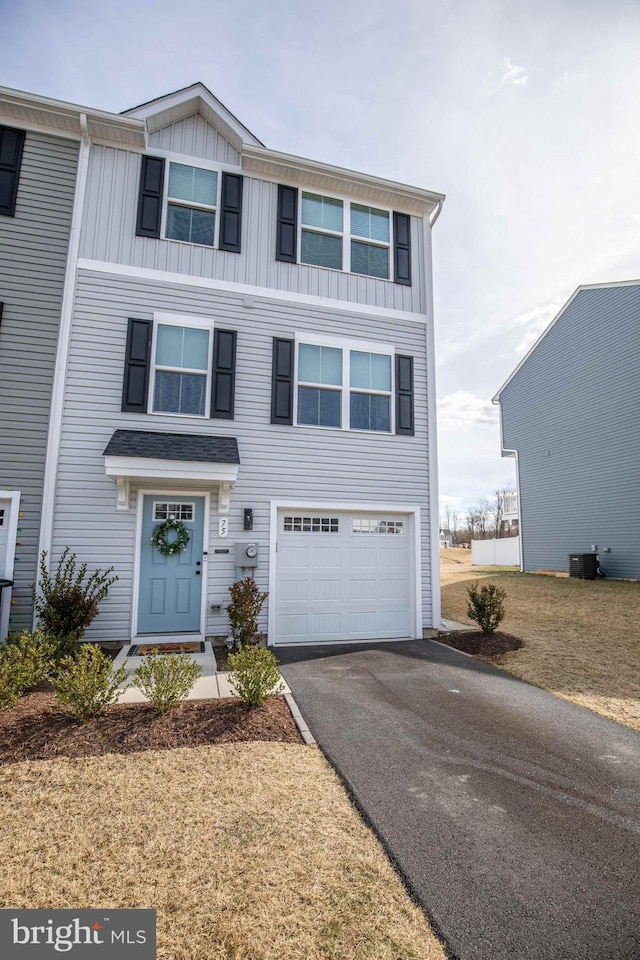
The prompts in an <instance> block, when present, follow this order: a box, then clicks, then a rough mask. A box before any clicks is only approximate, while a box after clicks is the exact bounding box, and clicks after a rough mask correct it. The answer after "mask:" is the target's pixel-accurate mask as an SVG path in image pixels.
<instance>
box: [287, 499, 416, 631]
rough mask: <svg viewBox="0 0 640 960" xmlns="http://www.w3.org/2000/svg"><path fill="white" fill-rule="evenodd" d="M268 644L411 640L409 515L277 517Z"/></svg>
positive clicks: (293, 512) (295, 514) (300, 514)
mask: <svg viewBox="0 0 640 960" xmlns="http://www.w3.org/2000/svg"><path fill="white" fill-rule="evenodd" d="M277 542H278V548H277V553H276V565H277V574H276V601H275V602H276V637H275V642H276V643H331V642H334V641H337V640H383V639H392V638H399V637H411V636H413V632H414V631H413V593H414V586H413V584H414V577H415V575H414V563H413V523H412V517H411V515H409V514H382V513H341V512H339V511H335V512H331V511H323V512H322V513H320V512H309V511H299V510H298V511H296V510H282V511H280V512H279V513H278V535H277Z"/></svg>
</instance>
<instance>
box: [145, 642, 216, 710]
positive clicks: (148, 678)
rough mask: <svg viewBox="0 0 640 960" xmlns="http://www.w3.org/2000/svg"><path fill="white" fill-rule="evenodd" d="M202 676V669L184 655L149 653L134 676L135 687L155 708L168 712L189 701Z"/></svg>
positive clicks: (153, 651)
mask: <svg viewBox="0 0 640 960" xmlns="http://www.w3.org/2000/svg"><path fill="white" fill-rule="evenodd" d="M199 676H200V667H199V666H198V664H197V663H194V661H193V660H191V659H190V658H189V657H188V656H186V655H185V654H183V653H170V654H159V653H158V651H157V650H152V652H151V653H149V654H147V656H146V657H145V658H144V660H143V661H142V663H141V664H140V666H139V667H138V669H137V670H136V672H135V674H134V676H133V685H134V687H137V688H138V690H140V691H141V692H142V693H143V694H144V695H145V697H146V698H147V700H149V702H150V703H151V705H152V706H154V707H155V708H156V710H159V711H160V713H166V712H167V711H168V710H171V709H172V708H173V707H175V706H176V705H177V704H178V703H180V701H181V700H186V699H187V697H188V696H189V693H190V692H191V688H192V687H193V685H194V683H195V682H196V680H197V679H198V677H199Z"/></svg>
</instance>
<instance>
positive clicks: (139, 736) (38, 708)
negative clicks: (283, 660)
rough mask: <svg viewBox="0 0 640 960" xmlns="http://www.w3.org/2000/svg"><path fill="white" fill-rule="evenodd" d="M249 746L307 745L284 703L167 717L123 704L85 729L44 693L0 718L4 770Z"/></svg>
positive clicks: (235, 704)
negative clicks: (59, 760) (61, 760)
mask: <svg viewBox="0 0 640 960" xmlns="http://www.w3.org/2000/svg"><path fill="white" fill-rule="evenodd" d="M250 740H276V741H279V742H281V743H301V742H302V740H301V737H300V734H299V732H298V728H297V727H296V725H295V723H294V720H293V717H292V716H291V713H290V712H289V708H288V707H287V704H286V702H285V700H284V698H283V697H274V698H273V699H271V700H267V701H265V703H263V704H262V705H261V706H260V707H254V708H253V709H249V708H248V707H246V706H245V705H244V704H243V703H242V702H241V701H240V700H237V699H223V700H189V701H186V702H184V703H182V704H180V706H178V707H176V708H175V709H174V710H171V711H169V713H165V714H158V713H157V712H156V711H155V710H154V709H153V708H152V707H151V706H149V704H146V703H122V704H116V705H115V706H113V707H108V708H107V710H106V712H105V713H104V714H103V715H102V716H100V717H96V718H95V719H94V720H91V721H88V722H87V723H82V722H81V721H79V720H74V719H73V718H71V717H69V716H67V715H66V714H64V713H63V712H62V711H61V709H60V707H59V705H58V701H57V700H56V699H55V697H54V695H53V694H52V693H50V692H48V691H45V690H41V689H39V690H35V691H33V692H32V693H28V694H26V696H24V697H22V699H20V700H19V701H18V702H17V703H16V704H15V705H14V706H13V707H11V708H10V709H9V710H4V711H2V712H0V765H2V764H6V763H17V762H19V761H22V760H50V759H52V758H54V757H95V756H99V755H101V754H105V753H136V752H138V751H141V750H168V749H171V748H173V747H196V746H203V745H206V744H214V743H239V742H246V741H250Z"/></svg>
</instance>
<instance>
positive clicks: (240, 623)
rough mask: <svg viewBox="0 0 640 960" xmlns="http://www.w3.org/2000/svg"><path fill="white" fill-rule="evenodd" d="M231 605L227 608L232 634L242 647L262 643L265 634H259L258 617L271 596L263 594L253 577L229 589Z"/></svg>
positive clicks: (234, 584)
mask: <svg viewBox="0 0 640 960" xmlns="http://www.w3.org/2000/svg"><path fill="white" fill-rule="evenodd" d="M229 593H230V594H231V603H230V604H229V605H228V606H227V613H228V614H229V626H230V627H231V633H232V634H233V636H234V637H235V639H236V640H239V641H240V645H241V646H243V647H244V646H246V644H248V643H260V641H261V640H262V639H263V638H264V634H263V633H258V617H259V616H260V611H261V610H262V606H263V604H264V602H265V600H266V599H267V597H268V596H269V594H268V593H261V592H260V590H258V585H257V583H256V582H255V580H254V579H253V577H245V578H244V580H238V581H236V583H232V584H231V586H230V587H229Z"/></svg>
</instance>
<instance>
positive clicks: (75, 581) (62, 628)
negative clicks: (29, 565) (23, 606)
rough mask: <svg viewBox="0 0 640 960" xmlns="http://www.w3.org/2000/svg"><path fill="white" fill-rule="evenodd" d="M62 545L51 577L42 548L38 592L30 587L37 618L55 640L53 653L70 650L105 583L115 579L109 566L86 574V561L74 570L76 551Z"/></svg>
mask: <svg viewBox="0 0 640 960" xmlns="http://www.w3.org/2000/svg"><path fill="white" fill-rule="evenodd" d="M69 549H70V548H69V547H65V549H64V551H63V553H62V556H61V557H60V560H59V561H58V567H57V570H56V572H55V575H54V577H53V578H52V577H51V574H50V573H49V571H48V569H47V554H46V551H44V552H43V553H42V556H41V557H40V582H39V586H40V593H37V592H36V590H35V587H34V591H33V602H34V605H35V608H36V613H37V614H38V620H39V622H40V624H41V625H42V627H43V629H44V630H45V632H46V633H47V634H48V635H49V636H50V637H51V638H52V640H54V641H55V643H56V646H57V648H58V654H57V656H58V657H59V658H60V657H63V656H65V655H67V654H71V653H73V652H74V650H75V647H76V644H77V643H78V641H79V640H80V639H81V638H82V637H83V636H84V634H85V631H86V629H87V627H88V626H89V624H90V623H91V622H92V621H93V620H94V619H95V617H96V615H97V613H98V605H99V603H100V601H101V600H104V598H105V597H106V595H107V592H108V590H109V587H110V586H111V585H112V584H113V583H115V582H116V580H117V579H118V578H117V577H116V576H111V574H112V573H113V567H109V569H108V570H105V571H104V572H103V571H102V570H94V572H93V573H92V574H91V575H90V576H89V577H88V578H87V564H86V563H83V564H81V565H80V567H79V568H78V569H77V570H76V555H75V553H70V552H69Z"/></svg>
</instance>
